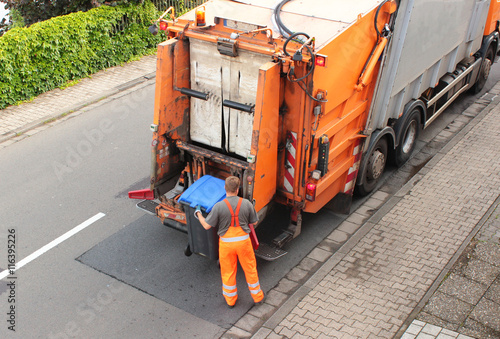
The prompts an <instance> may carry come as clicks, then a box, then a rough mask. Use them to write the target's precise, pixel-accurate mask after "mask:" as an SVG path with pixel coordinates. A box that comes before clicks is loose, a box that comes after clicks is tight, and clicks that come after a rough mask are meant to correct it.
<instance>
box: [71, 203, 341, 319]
mask: <svg viewBox="0 0 500 339" xmlns="http://www.w3.org/2000/svg"><path fill="white" fill-rule="evenodd" d="M312 219H314V220H309V222H307V225H304V228H303V234H302V235H301V236H300V237H299V238H297V239H295V240H294V241H292V242H291V243H289V244H288V245H287V246H286V247H285V249H286V250H287V251H288V252H289V253H288V254H287V255H285V256H283V257H282V258H280V259H279V260H276V261H274V262H266V261H264V260H261V259H257V266H258V271H259V278H260V283H261V286H262V289H263V290H264V292H265V293H267V292H268V291H269V290H270V289H272V288H273V287H274V286H275V285H276V284H277V283H278V282H279V280H280V279H281V278H282V277H284V276H285V275H286V274H287V273H288V272H289V271H290V270H291V269H292V268H293V267H294V266H296V265H297V264H298V263H299V262H300V261H301V259H302V258H303V257H305V256H306V255H307V254H308V253H309V252H310V251H311V250H312V249H313V248H314V247H315V246H316V245H317V244H318V243H319V242H320V241H321V240H322V239H323V238H324V237H326V236H327V235H328V234H329V233H330V232H331V231H332V230H333V229H334V227H335V225H336V224H338V220H336V219H337V217H336V216H334V215H332V214H329V213H328V212H326V213H320V214H317V215H315V216H314V217H313V218H312ZM271 222H273V221H271ZM274 222H275V221H274ZM259 239H260V237H259ZM186 243H187V236H186V234H183V233H181V232H178V231H175V230H173V229H170V228H168V227H165V226H163V225H161V224H160V220H159V219H157V218H156V217H154V216H150V215H144V216H143V217H141V218H139V219H138V220H136V221H134V222H133V223H131V224H129V225H128V226H126V227H125V228H123V229H122V230H120V231H119V232H117V233H115V234H114V235H112V236H110V237H109V238H107V239H106V240H104V241H102V242H101V243H99V244H98V245H96V246H95V247H93V248H92V249H90V250H89V251H87V252H86V253H84V254H83V255H81V256H80V257H79V258H77V260H79V261H80V262H82V263H84V264H86V265H88V266H90V267H92V268H94V269H96V270H98V271H100V272H102V273H105V274H107V275H109V276H112V277H114V278H116V279H118V280H120V281H123V282H124V283H126V284H128V285H131V286H134V287H135V288H137V289H139V290H141V291H143V292H145V293H147V294H150V295H152V296H154V297H156V298H158V299H161V300H163V301H165V302H167V303H169V304H171V305H173V306H175V307H177V308H180V309H182V310H184V311H186V312H189V313H191V314H193V315H195V316H197V317H199V318H201V319H204V320H206V321H209V322H211V323H214V324H216V325H218V326H221V327H223V328H229V327H230V326H231V325H233V324H234V323H235V322H236V321H238V319H239V318H240V317H241V316H243V315H244V314H245V313H246V312H247V311H248V310H249V309H250V308H251V307H252V306H253V300H252V298H251V296H250V293H249V291H248V288H247V284H246V282H245V278H244V274H243V272H242V270H241V268H239V271H238V279H237V282H238V292H239V299H238V302H237V304H236V307H234V308H233V309H229V308H227V306H226V304H225V301H224V298H223V297H222V292H221V289H222V287H221V280H220V279H221V278H220V272H219V269H218V267H217V263H216V262H215V261H211V260H209V259H207V258H204V257H202V256H199V255H196V254H193V255H192V256H190V257H186V256H185V255H184V248H185V246H186Z"/></svg>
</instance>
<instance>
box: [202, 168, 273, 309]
mask: <svg viewBox="0 0 500 339" xmlns="http://www.w3.org/2000/svg"><path fill="white" fill-rule="evenodd" d="M239 187H240V179H238V178H237V177H234V176H230V177H228V178H227V179H226V183H225V186H224V188H225V190H226V199H224V200H223V201H219V202H218V203H216V204H215V205H214V207H213V208H212V211H211V212H210V214H209V215H208V216H207V218H206V219H205V218H204V217H203V215H202V213H201V211H200V210H199V209H197V210H196V212H195V214H196V216H197V217H198V219H199V220H200V223H201V225H202V226H203V227H204V228H205V229H206V230H208V229H210V228H211V227H218V231H217V234H218V235H219V261H220V271H221V276H222V294H223V295H224V298H225V299H226V302H227V304H228V306H229V307H230V308H232V307H234V304H235V303H236V300H237V299H238V290H237V288H236V271H237V268H238V267H237V264H238V260H239V261H240V265H241V268H243V271H244V272H245V277H246V280H247V284H248V289H249V290H250V293H251V295H252V298H253V300H254V302H255V303H256V304H258V303H261V302H262V301H263V300H264V292H263V291H262V290H261V288H260V283H259V276H258V274H257V262H256V260H255V254H254V251H253V247H252V241H251V240H250V236H249V233H250V227H249V226H248V224H255V223H257V221H258V217H257V213H256V211H255V208H254V207H253V205H252V203H251V202H250V201H248V200H247V199H243V198H240V197H238V190H239Z"/></svg>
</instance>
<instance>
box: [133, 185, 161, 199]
mask: <svg viewBox="0 0 500 339" xmlns="http://www.w3.org/2000/svg"><path fill="white" fill-rule="evenodd" d="M128 197H129V198H130V199H143V200H144V199H145V200H153V199H154V198H155V193H154V192H153V191H151V190H150V189H149V188H147V189H144V190H138V191H130V192H128Z"/></svg>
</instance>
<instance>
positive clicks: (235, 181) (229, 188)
mask: <svg viewBox="0 0 500 339" xmlns="http://www.w3.org/2000/svg"><path fill="white" fill-rule="evenodd" d="M224 188H225V189H226V192H227V193H230V194H238V189H239V188H240V179H239V178H238V177H235V176H230V177H227V178H226V184H225V185H224Z"/></svg>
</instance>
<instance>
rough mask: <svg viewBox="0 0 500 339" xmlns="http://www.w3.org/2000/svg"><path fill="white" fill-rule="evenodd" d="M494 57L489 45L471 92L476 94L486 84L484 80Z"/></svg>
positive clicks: (491, 47)
mask: <svg viewBox="0 0 500 339" xmlns="http://www.w3.org/2000/svg"><path fill="white" fill-rule="evenodd" d="M494 58H495V51H494V50H493V46H491V45H490V47H488V50H487V51H486V54H485V56H484V60H483V62H482V63H481V69H480V70H479V74H478V75H477V80H476V83H475V84H474V85H473V86H472V93H474V94H477V93H479V92H481V90H482V89H483V87H484V85H485V84H486V80H488V76H489V75H490V70H491V65H492V64H493V60H494Z"/></svg>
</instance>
